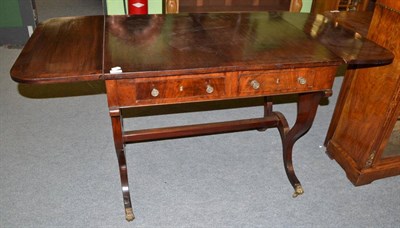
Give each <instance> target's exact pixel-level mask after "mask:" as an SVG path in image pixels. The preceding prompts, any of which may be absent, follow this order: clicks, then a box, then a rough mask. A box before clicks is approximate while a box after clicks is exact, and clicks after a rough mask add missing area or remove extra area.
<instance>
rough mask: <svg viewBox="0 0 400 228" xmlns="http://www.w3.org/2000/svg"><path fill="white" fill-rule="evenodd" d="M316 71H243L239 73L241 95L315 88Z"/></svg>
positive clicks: (300, 90)
mask: <svg viewBox="0 0 400 228" xmlns="http://www.w3.org/2000/svg"><path fill="white" fill-rule="evenodd" d="M314 78H315V71H314V70H310V69H295V70H280V71H275V70H274V71H267V72H261V71H243V72H240V73H239V95H262V94H276V93H291V92H302V91H310V90H313V87H314Z"/></svg>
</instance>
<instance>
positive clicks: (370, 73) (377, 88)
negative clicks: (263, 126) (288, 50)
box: [325, 0, 400, 185]
mask: <svg viewBox="0 0 400 228" xmlns="http://www.w3.org/2000/svg"><path fill="white" fill-rule="evenodd" d="M399 12H400V2H399V1H388V0H380V1H378V2H377V4H376V9H375V11H374V15H373V18H372V21H371V25H370V28H369V31H368V35H367V38H369V39H371V40H373V41H374V42H376V43H378V44H380V45H382V46H383V47H386V48H387V49H389V50H391V51H392V52H393V53H394V55H395V59H394V61H393V63H392V64H390V65H386V66H381V67H376V68H368V67H367V68H363V69H357V70H348V71H347V73H346V76H345V80H344V82H343V85H342V89H341V92H340V94H339V99H338V102H337V106H336V109H335V112H334V115H333V118H332V122H331V125H330V128H329V131H328V135H327V138H326V142H325V144H326V145H327V151H328V154H329V155H330V156H331V157H332V158H333V159H335V160H336V161H337V162H338V163H339V164H340V165H341V166H342V167H343V168H344V170H345V171H346V174H347V176H348V178H349V179H350V181H351V182H352V183H353V184H355V185H363V184H368V183H370V182H372V181H374V180H376V179H379V178H384V177H389V176H394V175H399V174H400V127H399V126H400V122H399V116H400V27H399V24H398V22H399V21H400V13H399Z"/></svg>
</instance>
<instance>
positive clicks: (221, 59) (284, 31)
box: [11, 12, 393, 221]
mask: <svg viewBox="0 0 400 228" xmlns="http://www.w3.org/2000/svg"><path fill="white" fill-rule="evenodd" d="M392 60H393V55H392V53H390V52H389V51H387V50H386V49H384V48H382V47H380V46H378V45H376V44H375V43H373V42H371V41H368V40H366V39H364V38H363V37H360V36H357V35H355V34H354V33H352V32H350V31H347V30H345V29H343V28H341V27H340V26H337V24H336V25H335V24H334V23H331V22H330V21H329V20H328V19H327V18H324V17H323V16H322V15H317V16H313V15H309V14H299V13H283V12H263V13H218V14H216V13H209V14H177V15H146V16H131V17H128V16H88V17H67V18H55V19H50V20H48V21H46V22H44V23H42V24H40V25H39V26H38V27H37V29H36V30H35V32H34V33H33V35H32V37H31V38H30V40H29V41H28V42H27V44H26V45H25V47H24V49H23V50H22V52H21V54H20V56H19V57H18V59H17V60H16V62H15V64H14V66H13V68H12V69H11V76H12V78H13V79H14V80H15V81H17V82H21V83H32V84H34V83H38V84H40V83H71V82H76V81H90V80H104V81H105V84H106V90H107V98H108V106H109V113H110V116H111V121H112V128H113V134H114V143H115V148H116V153H117V157H118V162H119V169H120V178H121V184H122V192H123V203H124V206H125V213H126V219H127V220H128V221H130V220H132V219H134V215H133V210H132V204H131V199H130V193H129V187H128V173H127V166H126V161H125V144H127V143H135V142H143V141H150V140H159V139H169V138H178V137H186V136H196V135H208V134H216V133H225V132H235V131H244V130H252V129H257V130H264V129H267V128H278V130H279V132H280V135H281V138H282V145H283V161H284V168H285V170H286V174H287V176H288V178H289V181H290V183H291V185H292V186H293V188H294V190H295V192H294V194H293V196H294V197H295V196H297V195H300V194H302V193H303V188H302V186H301V184H300V181H299V180H298V179H297V177H296V175H295V172H294V169H293V165H292V148H293V145H294V143H295V142H296V141H297V140H298V139H299V138H300V137H301V136H302V135H304V134H305V133H306V132H307V131H308V130H309V128H310V127H311V125H312V123H313V120H314V116H315V114H316V111H317V107H318V103H319V101H320V100H321V98H322V97H324V96H330V95H331V89H332V84H333V80H334V76H335V73H336V70H337V67H338V66H339V65H340V64H343V63H347V64H363V65H365V64H366V65H369V66H372V65H382V64H388V63H390V62H391V61H392ZM281 94H298V102H297V103H298V108H297V119H296V122H295V124H294V126H293V127H291V128H289V126H288V123H287V121H286V119H285V117H284V115H283V114H281V113H279V112H274V111H273V110H272V105H273V104H272V102H271V101H270V99H268V97H270V96H275V95H281ZM249 97H264V98H265V99H264V100H265V102H264V112H265V114H264V116H262V117H260V118H254V119H245V120H236V121H228V122H219V123H207V124H198V125H190V126H176V127H167V128H157V129H147V130H136V131H125V130H124V129H123V124H122V120H123V117H122V115H121V110H122V109H124V108H131V107H140V106H156V105H167V104H178V103H190V102H200V101H201V102H203V101H212V100H228V99H237V98H249Z"/></svg>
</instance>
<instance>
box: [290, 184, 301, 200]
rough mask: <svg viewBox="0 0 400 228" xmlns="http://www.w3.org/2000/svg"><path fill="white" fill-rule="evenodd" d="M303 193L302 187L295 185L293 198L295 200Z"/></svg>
mask: <svg viewBox="0 0 400 228" xmlns="http://www.w3.org/2000/svg"><path fill="white" fill-rule="evenodd" d="M303 193H304V189H303V187H301V184H295V187H294V193H293V195H292V196H293V198H296V197H297V196H299V195H302V194H303Z"/></svg>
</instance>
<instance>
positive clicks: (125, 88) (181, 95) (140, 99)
mask: <svg viewBox="0 0 400 228" xmlns="http://www.w3.org/2000/svg"><path fill="white" fill-rule="evenodd" d="M225 80H226V79H225V74H220V73H218V74H204V75H182V76H166V77H151V78H136V79H122V80H116V83H117V91H118V96H117V97H118V98H117V99H118V105H119V106H121V107H127V106H141V105H148V104H172V103H183V102H190V101H202V100H212V99H218V98H222V97H224V96H225V94H226V88H225Z"/></svg>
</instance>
